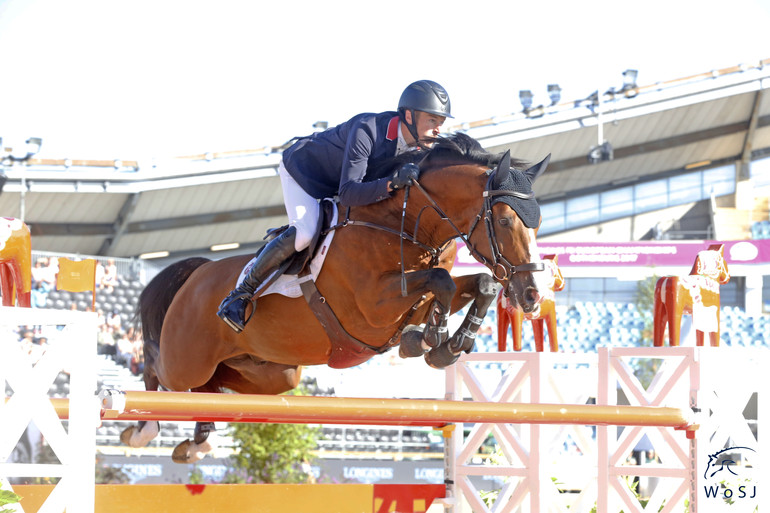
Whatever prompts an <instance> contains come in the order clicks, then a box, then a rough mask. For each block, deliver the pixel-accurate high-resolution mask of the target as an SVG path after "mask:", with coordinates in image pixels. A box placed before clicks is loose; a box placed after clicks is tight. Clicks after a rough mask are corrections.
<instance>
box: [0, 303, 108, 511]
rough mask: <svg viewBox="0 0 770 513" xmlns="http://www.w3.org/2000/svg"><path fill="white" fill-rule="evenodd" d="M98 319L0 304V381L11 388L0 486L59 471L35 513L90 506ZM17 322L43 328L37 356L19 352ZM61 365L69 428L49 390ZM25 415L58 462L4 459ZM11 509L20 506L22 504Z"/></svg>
mask: <svg viewBox="0 0 770 513" xmlns="http://www.w3.org/2000/svg"><path fill="white" fill-rule="evenodd" d="M96 319H97V317H96V314H95V313H87V312H73V311H68V310H44V309H31V308H10V307H0V330H2V332H1V333H0V384H2V387H3V391H4V392H6V387H10V389H11V390H12V394H11V395H10V397H9V398H8V400H7V402H6V401H4V400H3V401H0V480H1V482H2V488H4V489H12V485H11V483H10V481H9V478H14V477H53V478H60V480H59V482H58V484H57V485H56V486H55V487H54V489H53V491H52V492H51V494H50V495H49V497H48V499H46V501H45V503H44V504H43V506H42V507H41V509H40V513H60V512H62V511H64V510H65V509H66V511H67V512H68V513H93V511H94V472H95V466H94V462H95V454H96V427H97V425H98V422H99V403H98V401H97V398H96V395H95V392H96V369H95V365H94V363H95V362H94V359H95V358H96ZM20 326H22V327H27V326H29V327H30V329H31V328H32V327H33V326H44V327H46V328H47V329H46V332H45V335H46V336H47V337H48V343H47V346H45V347H43V348H41V349H43V350H44V351H42V352H41V354H40V355H38V356H39V358H37V361H32V360H31V357H30V355H29V354H27V353H25V352H23V351H22V344H21V343H20V342H19V337H18V334H17V329H18V328H19V327H20ZM60 371H64V372H67V373H69V375H70V392H69V420H68V426H67V430H65V429H64V425H63V423H62V421H61V420H60V419H59V417H58V415H57V413H56V410H55V409H54V407H53V405H52V404H51V401H50V399H49V396H48V392H49V388H50V387H51V385H52V384H54V381H55V380H56V377H57V376H58V375H59V373H60ZM4 395H5V393H4ZM30 422H34V424H35V426H36V427H37V428H38V429H39V430H40V433H41V435H42V437H43V438H44V439H45V440H46V442H47V443H48V444H49V446H50V447H51V449H52V450H53V452H54V454H55V455H56V457H57V458H58V460H59V462H60V463H59V464H39V463H35V462H29V463H11V462H9V461H8V460H9V459H10V456H11V454H12V452H13V449H14V448H15V447H16V445H17V443H18V442H19V440H20V438H21V437H22V435H23V434H24V430H25V429H26V428H27V426H28V425H29V424H30ZM10 508H11V507H10V506H9V509H10ZM14 508H16V511H23V509H22V508H21V507H20V506H14ZM12 511H13V510H12Z"/></svg>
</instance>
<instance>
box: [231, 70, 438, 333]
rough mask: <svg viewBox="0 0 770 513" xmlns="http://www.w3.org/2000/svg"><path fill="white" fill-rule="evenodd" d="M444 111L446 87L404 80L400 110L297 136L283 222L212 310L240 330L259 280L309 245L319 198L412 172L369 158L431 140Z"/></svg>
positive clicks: (388, 190)
mask: <svg viewBox="0 0 770 513" xmlns="http://www.w3.org/2000/svg"><path fill="white" fill-rule="evenodd" d="M447 117H452V116H451V112H450V103H449V95H448V94H447V92H446V90H444V88H443V87H441V86H440V85H439V84H437V83H436V82H433V81H430V80H419V81H417V82H414V83H412V84H410V85H409V86H407V88H406V89H405V90H404V92H403V93H402V94H401V98H400V99H399V101H398V111H397V112H394V111H387V112H381V113H379V114H371V113H364V114H359V115H357V116H355V117H353V118H351V119H350V120H348V121H346V122H344V123H342V124H340V125H337V126H336V127H334V128H330V129H328V130H325V131H323V132H318V133H314V134H312V135H310V136H308V137H303V138H300V139H299V140H298V141H297V142H295V143H294V144H293V145H292V146H291V147H289V148H288V149H286V150H285V151H284V152H283V158H282V160H281V163H280V165H279V166H278V172H279V174H280V176H281V185H282V187H283V197H284V203H285V205H286V212H287V213H288V216H289V228H288V229H287V230H285V231H284V232H283V233H281V234H280V235H279V236H278V237H276V238H275V239H273V240H271V241H270V242H268V243H267V245H266V246H265V247H264V248H263V250H262V252H261V253H258V254H257V257H256V259H255V260H254V261H253V263H252V264H250V265H251V269H248V272H246V273H245V274H246V276H245V277H244V279H243V281H242V282H241V283H240V284H239V285H238V286H237V287H236V288H235V289H234V290H233V291H232V292H230V294H229V295H228V296H227V297H226V298H225V299H224V300H223V301H222V304H220V305H219V311H218V312H217V315H218V316H219V317H221V318H222V320H223V321H225V323H227V325H228V326H230V327H231V328H232V329H233V330H235V331H236V332H237V333H240V332H241V331H243V329H244V327H245V325H246V320H245V314H246V305H247V304H248V303H249V302H250V301H251V298H252V296H253V295H254V293H255V292H256V290H257V288H259V286H260V285H261V284H262V283H263V282H264V281H265V279H267V278H268V277H269V276H270V274H272V273H273V272H274V271H275V269H276V268H278V267H279V266H280V265H281V264H282V263H283V262H284V261H285V260H286V259H287V258H289V257H290V256H291V255H292V254H294V252H295V251H301V250H303V249H305V248H306V247H307V246H309V245H310V242H311V240H312V238H313V236H314V235H315V231H316V225H317V224H318V218H319V215H320V205H319V200H321V199H323V198H330V197H333V196H335V195H337V196H338V197H339V202H340V204H341V205H344V206H354V205H368V204H371V203H375V202H378V201H381V200H384V199H386V198H388V197H390V195H391V194H392V193H393V191H395V190H396V189H399V188H402V187H404V186H406V185H408V184H410V183H411V180H412V178H417V174H418V170H417V167H416V166H404V167H402V168H401V169H399V171H398V172H396V174H394V175H392V176H390V175H379V176H374V175H373V174H372V173H371V172H370V171H369V169H368V166H370V165H371V164H372V163H374V162H377V161H380V160H382V159H386V158H390V157H393V156H395V155H398V154H401V153H403V152H406V151H411V150H419V149H425V148H429V147H430V146H432V144H433V139H434V138H435V137H437V136H438V134H439V129H440V127H441V125H442V124H443V123H444V121H445V120H446V118H447Z"/></svg>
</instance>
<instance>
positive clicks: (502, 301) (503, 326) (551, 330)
mask: <svg viewBox="0 0 770 513" xmlns="http://www.w3.org/2000/svg"><path fill="white" fill-rule="evenodd" d="M543 263H545V274H546V277H547V283H548V286H547V287H546V288H545V289H544V290H542V291H541V296H542V297H543V300H542V301H541V302H540V305H539V306H538V308H536V309H535V310H533V311H532V312H529V313H524V312H523V311H522V310H521V309H520V308H518V307H517V306H516V304H514V303H513V302H511V301H510V299H508V297H507V296H506V295H505V294H503V291H500V293H499V294H498V295H497V350H498V351H500V352H504V351H505V350H506V349H507V346H508V326H510V327H511V336H512V338H513V350H514V351H521V325H522V324H523V323H524V320H525V319H526V320H528V321H532V332H533V334H534V336H535V349H536V350H537V352H538V353H542V352H543V341H544V338H545V337H544V333H545V331H544V327H545V326H548V343H549V345H550V347H551V351H552V352H554V353H555V352H557V351H559V337H558V334H557V331H556V302H555V295H554V292H558V291H560V290H564V284H565V282H564V276H563V275H562V274H561V269H559V255H545V256H544V257H543Z"/></svg>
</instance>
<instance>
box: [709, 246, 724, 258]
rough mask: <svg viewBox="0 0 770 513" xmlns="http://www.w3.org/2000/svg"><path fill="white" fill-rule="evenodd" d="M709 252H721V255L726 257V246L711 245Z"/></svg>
mask: <svg viewBox="0 0 770 513" xmlns="http://www.w3.org/2000/svg"><path fill="white" fill-rule="evenodd" d="M709 251H719V254H720V255H722V256H725V245H724V244H711V245H710V246H709Z"/></svg>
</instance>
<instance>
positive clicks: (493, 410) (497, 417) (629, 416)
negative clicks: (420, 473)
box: [57, 389, 697, 437]
mask: <svg viewBox="0 0 770 513" xmlns="http://www.w3.org/2000/svg"><path fill="white" fill-rule="evenodd" d="M99 397H100V399H101V407H102V419H104V420H166V421H201V422H215V421H221V422H270V423H300V424H301V423H307V422H311V423H317V424H368V425H403V426H432V427H442V426H445V425H447V424H451V423H509V424H583V425H617V426H661V427H673V428H676V429H684V430H687V432H688V437H689V436H691V434H692V432H693V431H694V430H695V429H696V428H697V425H695V423H694V421H693V414H692V413H691V412H689V411H686V410H682V409H679V408H670V407H661V406H602V405H594V404H526V403H490V402H486V403H484V402H467V401H449V400H429V399H368V398H367V399H365V398H340V397H307V396H288V395H282V396H273V395H248V394H211V393H189V392H142V391H119V390H112V389H107V390H104V391H102V393H101V394H99ZM63 410H64V405H63V403H59V406H58V407H57V411H58V412H59V413H60V415H61V414H62V413H63Z"/></svg>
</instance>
